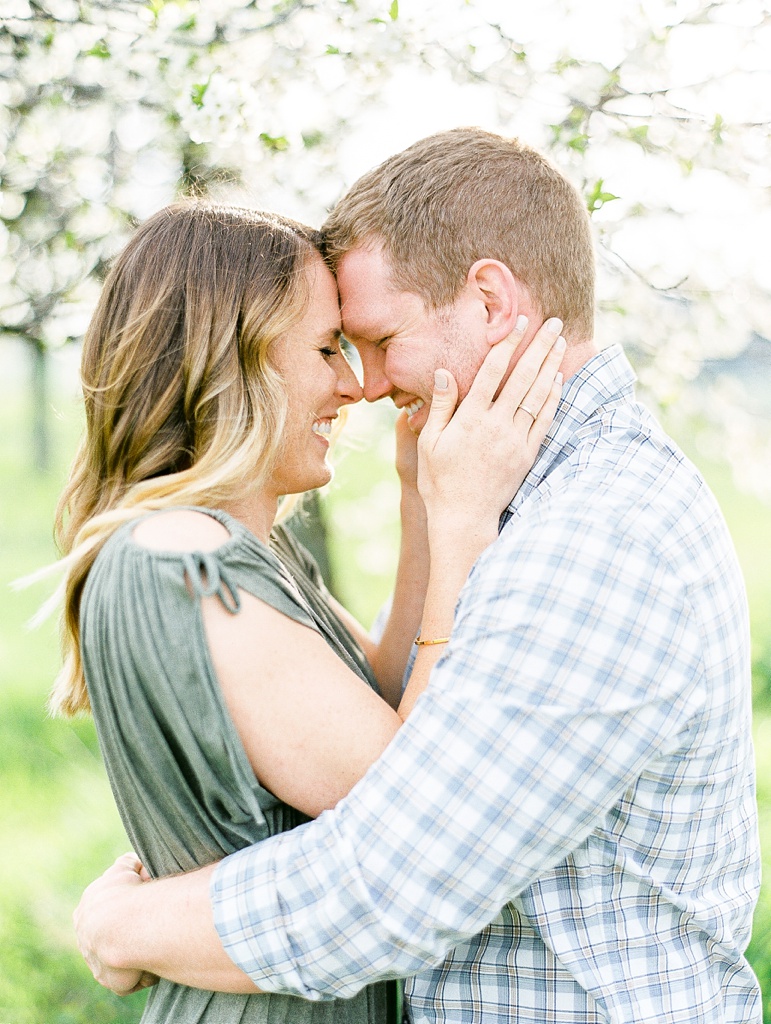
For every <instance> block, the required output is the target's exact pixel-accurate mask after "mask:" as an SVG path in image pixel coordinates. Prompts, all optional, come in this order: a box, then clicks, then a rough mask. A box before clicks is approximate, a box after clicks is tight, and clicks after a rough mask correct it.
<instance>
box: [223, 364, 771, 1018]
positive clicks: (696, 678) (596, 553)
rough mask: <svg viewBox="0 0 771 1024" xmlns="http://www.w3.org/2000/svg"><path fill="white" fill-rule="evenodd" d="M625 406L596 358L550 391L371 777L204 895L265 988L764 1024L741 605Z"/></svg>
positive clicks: (701, 522) (432, 1013) (440, 1009)
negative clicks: (753, 965)
mask: <svg viewBox="0 0 771 1024" xmlns="http://www.w3.org/2000/svg"><path fill="white" fill-rule="evenodd" d="M633 382H634V375H633V373H632V371H631V368H630V367H629V364H628V363H627V361H626V359H625V357H624V356H623V354H622V352H621V351H620V349H618V348H612V349H608V350H606V351H605V352H603V353H601V354H600V355H599V356H597V357H595V358H594V359H593V360H592V361H591V362H590V363H588V364H587V366H585V367H584V368H583V369H582V370H581V371H580V372H579V373H578V374H577V375H576V377H574V378H572V379H571V380H570V381H569V382H568V384H567V386H566V389H565V394H564V396H563V399H562V402H561V404H560V409H559V410H558V414H557V417H556V419H555V422H554V424H553V426H552V429H551V431H550V435H549V438H548V439H547V442H546V444H545V445H544V448H543V450H542V452H541V454H540V456H539V459H538V462H537V463H536V465H535V466H534V467H533V470H532V472H531V473H530V475H529V477H528V479H527V481H526V482H525V484H524V485H523V487H522V488H521V489H520V491H519V493H518V494H517V496H516V498H515V499H514V501H513V502H512V504H511V506H510V509H509V510H508V511H507V513H506V514H505V516H504V520H505V525H504V528H503V530H502V532H501V535H500V537H499V538H498V540H497V542H496V543H494V544H493V545H491V546H490V547H489V548H488V549H487V551H486V552H485V553H484V555H483V556H482V558H481V559H480V560H479V561H478V563H477V564H476V566H475V567H474V570H473V571H472V574H471V576H470V578H469V581H468V583H467V584H466V586H465V588H464V591H463V593H462V595H461V598H460V601H459V605H458V609H457V616H456V621H455V626H454V629H453V636H452V640H451V642H450V644H449V645H448V647H447V651H446V654H445V656H444V657H443V658H442V660H441V661H440V662H439V664H438V665H437V667H436V669H435V671H434V674H433V676H432V679H431V683H430V686H429V687H428V689H427V691H426V692H425V693H424V694H423V696H422V697H421V698H420V700H419V701H418V702H417V705H416V707H415V710H414V711H413V713H412V715H411V716H410V718H409V720H408V721H407V723H406V724H405V725H404V727H403V728H402V729H401V730H400V731H399V733H398V735H397V736H396V738H395V739H394V741H393V742H392V743H391V745H390V746H389V748H388V750H387V751H386V752H385V754H384V755H383V756H382V757H381V758H380V760H379V761H378V762H377V763H376V764H375V765H373V767H372V768H371V769H370V771H369V772H368V773H367V775H366V777H365V778H364V779H363V780H362V781H361V782H360V783H359V784H358V785H357V786H356V787H355V788H354V790H353V791H352V793H351V794H350V795H349V796H348V797H347V798H346V799H345V800H344V801H342V803H341V804H339V805H338V807H337V808H335V810H334V811H331V812H326V813H324V814H323V815H322V816H321V817H320V818H319V819H318V820H317V821H315V822H312V823H310V824H308V825H305V826H302V827H301V828H299V829H296V830H295V831H294V832H291V833H286V834H283V835H280V836H276V837H274V838H272V839H270V840H267V841H266V842H264V843H261V844H259V845H258V846H256V847H253V848H251V849H249V850H245V851H241V852H240V853H236V854H234V855H233V856H231V857H229V858H228V859H227V860H225V861H224V862H223V863H222V865H220V867H219V868H218V870H217V872H216V875H215V878H214V882H213V885H212V898H213V905H214V913H215V921H216V926H217V929H218V931H219V934H220V937H221V938H222V941H223V943H224V945H225V948H226V949H227V950H228V952H229V954H230V955H231V956H232V958H233V959H234V961H235V962H236V963H237V964H238V965H239V966H240V967H241V968H242V969H243V970H245V971H246V972H247V973H248V974H250V975H251V977H252V978H253V979H254V981H255V982H256V983H257V984H258V985H259V986H260V987H262V988H264V989H266V990H268V991H286V992H292V993H296V994H298V995H302V996H305V997H306V998H310V999H324V998H329V997H332V996H350V995H351V994H353V993H354V992H355V991H357V990H358V989H359V988H360V987H361V986H363V985H364V984H365V982H367V981H371V980H374V979H376V978H386V977H395V976H406V975H411V974H414V975H415V977H414V978H413V979H412V980H411V981H409V982H408V983H407V998H408V1005H409V1009H410V1013H411V1016H412V1020H413V1021H415V1022H416V1024H418V1022H434V1021H455V1022H464V1024H465V1022H468V1024H472V1022H481V1024H493V1022H503V1021H506V1022H507V1024H509V1022H512V1021H516V1022H517V1024H550V1022H554V1024H557V1022H559V1024H595V1022H596V1024H599V1022H603V1024H606V1022H611V1021H612V1022H614V1024H640V1022H646V1024H694V1022H696V1021H698V1022H699V1024H717V1022H720V1024H726V1022H732V1024H735V1022H740V1021H741V1022H759V1021H760V1013H761V1010H760V994H759V989H758V985H757V982H756V979H755V977H754V975H753V973H752V971H751V969H750V967H749V966H748V964H747V962H746V960H745V959H744V956H743V951H744V949H745V947H746V944H747V942H748V940H749V935H750V927H751V917H752V911H753V907H754V904H755V901H756V899H757V894H758V888H759V873H760V869H759V852H758V838H757V823H756V810H755V798H754V776H753V755H752V744H751V734H750V687H749V662H748V659H749V637H748V625H747V610H746V599H745V594H744V589H743V585H742V580H741V574H740V571H739V568H738V566H737V563H736V558H735V555H734V552H733V547H732V545H731V542H730V539H729V536H728V533H727V530H726V526H725V524H724V521H723V518H722V516H721V514H720V512H719V510H718V508H717V506H716V504H715V502H714V499H713V498H712V496H711V495H710V493H709V491H708V490H707V488H706V486H705V484H704V483H703V481H702V480H701V478H700V477H699V475H698V473H697V472H696V470H695V469H694V468H693V467H692V466H691V465H690V464H689V463H688V461H687V460H686V459H685V458H684V457H683V456H682V454H681V453H680V452H679V451H678V450H677V449H676V448H675V447H674V445H673V444H672V442H671V441H670V440H669V439H668V438H667V437H666V436H665V435H664V434H663V433H662V432H661V430H660V428H659V427H658V426H657V425H656V423H655V421H653V419H652V418H651V417H650V416H649V415H648V414H647V413H646V412H645V410H644V409H642V408H641V407H640V406H638V405H637V404H636V403H635V401H634V396H633ZM490 922H492V923H490ZM453 947H454V948H453ZM448 950H452V952H450V954H449V956H448Z"/></svg>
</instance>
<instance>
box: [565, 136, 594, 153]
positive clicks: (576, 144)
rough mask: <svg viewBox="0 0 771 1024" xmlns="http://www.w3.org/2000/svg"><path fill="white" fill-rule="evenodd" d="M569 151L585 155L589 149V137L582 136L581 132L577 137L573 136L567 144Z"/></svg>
mask: <svg viewBox="0 0 771 1024" xmlns="http://www.w3.org/2000/svg"><path fill="white" fill-rule="evenodd" d="M568 146H569V147H570V149H575V150H576V152H577V153H585V152H586V150H587V149H588V148H589V136H588V135H584V134H583V132H582V133H581V134H579V135H574V136H573V138H572V139H570V141H569V142H568Z"/></svg>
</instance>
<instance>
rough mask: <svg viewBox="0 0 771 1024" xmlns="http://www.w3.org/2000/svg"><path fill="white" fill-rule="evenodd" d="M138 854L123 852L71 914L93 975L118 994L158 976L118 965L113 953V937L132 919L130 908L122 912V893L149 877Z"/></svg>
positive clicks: (90, 888) (124, 994)
mask: <svg viewBox="0 0 771 1024" xmlns="http://www.w3.org/2000/svg"><path fill="white" fill-rule="evenodd" d="M149 878H150V876H149V875H148V874H147V872H146V871H145V869H144V868H143V867H142V864H141V863H140V862H139V860H138V858H137V856H136V854H134V853H124V854H123V856H122V857H118V859H117V860H116V861H115V863H114V864H113V865H112V867H110V868H108V869H107V871H105V873H104V874H103V875H102V876H101V877H100V878H97V880H96V881H95V882H92V883H91V885H89V887H88V888H87V889H86V891H85V892H84V893H83V895H82V897H81V900H80V903H79V904H78V906H77V907H76V908H75V913H74V914H73V915H72V919H73V922H74V924H75V933H76V935H77V939H78V947H79V949H80V952H81V954H82V956H83V959H84V960H85V961H86V963H87V964H88V966H89V969H90V971H91V973H92V974H93V976H94V978H96V980H97V981H98V982H99V984H100V985H104V987H105V988H109V989H111V990H112V991H113V992H115V993H116V994H117V995H119V996H127V995H130V994H131V993H132V992H138V991H139V990H140V989H143V988H149V987H150V986H151V985H155V983H156V982H157V981H158V978H157V977H156V976H155V975H154V974H149V973H148V972H147V971H141V970H134V969H131V968H125V967H120V966H117V965H116V963H115V958H114V957H112V956H111V952H110V950H111V940H113V939H114V938H115V934H116V930H117V928H118V927H119V926H122V925H123V924H124V923H125V922H126V921H127V920H130V917H129V914H130V911H129V908H128V906H126V907H125V914H124V912H123V909H122V908H123V903H124V902H126V901H125V900H122V899H121V896H122V895H128V894H130V893H131V892H132V891H133V890H134V889H135V888H136V886H141V885H144V884H145V882H147V881H149Z"/></svg>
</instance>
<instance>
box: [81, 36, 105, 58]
mask: <svg viewBox="0 0 771 1024" xmlns="http://www.w3.org/2000/svg"><path fill="white" fill-rule="evenodd" d="M83 56H84V57H98V58H99V59H100V60H109V59H110V56H111V54H110V48H109V46H108V45H107V42H106V40H104V39H99V40H98V41H97V42H96V43H94V45H93V46H92V47H91V49H90V50H84V51H83Z"/></svg>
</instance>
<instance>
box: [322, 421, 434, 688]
mask: <svg viewBox="0 0 771 1024" xmlns="http://www.w3.org/2000/svg"><path fill="white" fill-rule="evenodd" d="M396 471H397V473H398V475H399V483H400V485H401V500H400V507H399V511H400V524H401V542H400V546H399V562H398V565H397V569H396V582H395V585H394V592H393V597H392V600H391V607H390V610H389V613H388V618H387V620H386V624H385V627H384V629H383V632H382V634H381V636H380V639H379V640H377V641H375V640H373V639H372V637H371V636H370V634H369V633H368V632H367V631H366V630H365V629H364V627H363V626H362V625H361V624H360V623H359V622H358V621H357V620H356V619H355V618H354V617H353V616H352V615H351V614H350V612H348V611H347V610H346V609H345V608H343V606H342V605H340V604H339V603H338V602H337V601H335V600H334V599H333V601H332V604H333V607H334V609H335V611H336V612H337V614H338V616H339V618H340V619H341V620H342V621H343V622H344V623H345V625H346V626H347V628H348V630H349V631H350V632H351V633H352V635H353V636H354V637H355V638H356V640H357V641H358V643H359V645H360V646H361V648H362V650H363V651H364V653H365V654H366V656H367V660H368V661H369V663H370V665H371V666H372V669H373V671H374V673H375V677H376V679H377V681H378V684H379V686H380V692H381V694H382V695H383V698H384V699H385V700H386V701H387V703H388V704H390V706H391V707H392V708H397V707H398V706H399V701H400V700H401V696H402V683H403V680H404V672H405V669H406V667H407V659H408V658H409V655H410V651H411V649H412V643H413V640H414V639H415V636H416V634H417V632H418V629H419V628H420V620H421V617H422V615H423V604H424V601H425V597H426V587H427V586H428V570H429V560H428V530H427V523H426V507H425V505H424V504H423V499H422V498H421V496H420V493H419V491H418V447H417V437H416V436H415V434H413V433H412V431H411V430H410V428H409V427H408V426H407V414H406V413H405V412H402V413H400V415H399V417H398V419H397V421H396Z"/></svg>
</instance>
